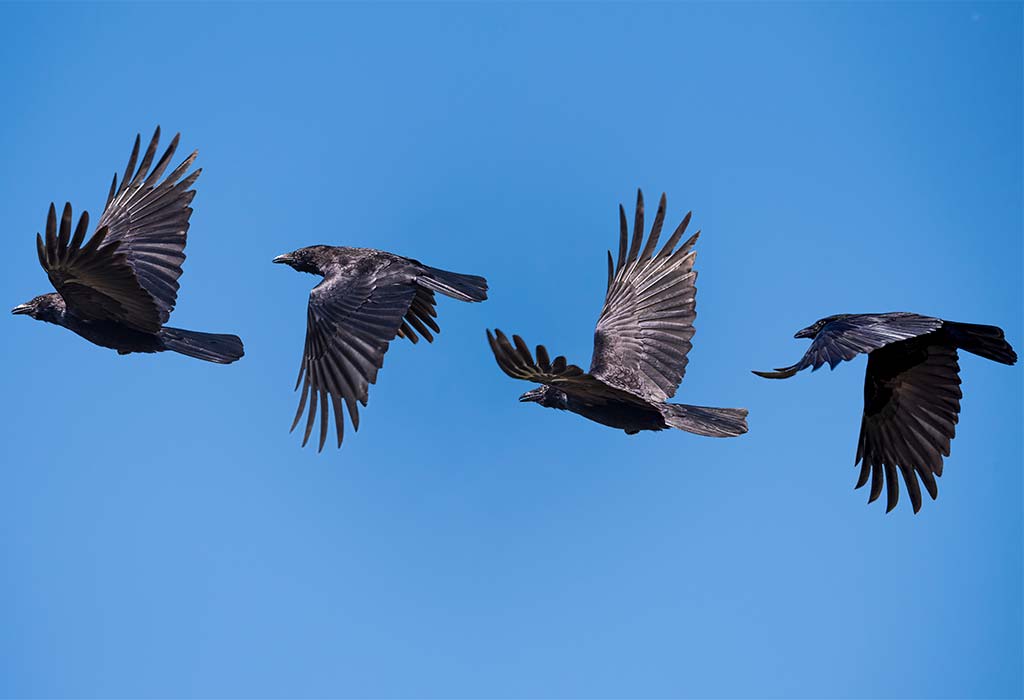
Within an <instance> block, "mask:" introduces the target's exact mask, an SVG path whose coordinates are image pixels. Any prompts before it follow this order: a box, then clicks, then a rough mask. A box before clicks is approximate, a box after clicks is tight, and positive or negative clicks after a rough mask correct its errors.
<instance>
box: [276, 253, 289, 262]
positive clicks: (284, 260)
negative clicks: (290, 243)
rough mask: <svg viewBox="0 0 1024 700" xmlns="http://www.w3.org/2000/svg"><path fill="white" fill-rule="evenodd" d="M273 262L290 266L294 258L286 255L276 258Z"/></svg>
mask: <svg viewBox="0 0 1024 700" xmlns="http://www.w3.org/2000/svg"><path fill="white" fill-rule="evenodd" d="M273 262H276V263H283V264H285V265H290V264H291V262H292V256H291V254H289V253H285V254H284V255H278V256H277V257H276V258H274V260H273Z"/></svg>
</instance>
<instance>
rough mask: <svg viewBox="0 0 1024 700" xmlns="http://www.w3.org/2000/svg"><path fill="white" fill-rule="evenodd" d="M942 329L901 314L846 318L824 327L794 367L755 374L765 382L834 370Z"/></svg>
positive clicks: (936, 321)
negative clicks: (825, 368)
mask: <svg viewBox="0 0 1024 700" xmlns="http://www.w3.org/2000/svg"><path fill="white" fill-rule="evenodd" d="M941 327H942V319H939V318H932V317H931V316H920V315H918V314H912V313H906V312H902V311H898V312H894V313H886V314H852V315H850V316H844V317H841V318H837V319H836V320H834V321H831V322H829V323H827V324H825V326H824V327H823V328H822V329H821V330H820V331H819V332H818V334H817V335H816V336H815V337H814V340H813V341H811V345H810V347H809V348H807V352H806V353H804V356H803V357H802V358H800V361H799V362H797V363H796V364H795V365H790V366H789V367H780V368H778V369H776V370H775V371H774V372H759V371H757V370H754V374H756V375H757V376H759V377H765V378H766V379H787V378H789V377H792V376H793V375H794V374H796V373H797V372H799V371H801V370H804V369H807V368H808V367H811V368H812V371H817V370H818V369H819V368H821V366H822V365H824V364H825V363H826V362H827V363H828V365H829V367H830V368H831V369H835V368H836V365H838V364H839V363H840V362H842V361H843V360H852V359H853V358H855V357H856V356H857V355H858V354H860V353H865V352H866V353H869V352H872V351H874V350H878V349H879V348H883V347H885V346H886V345H889V344H890V343H895V342H897V341H900V340H908V339H910V338H916V337H918V336H921V335H924V334H926V333H931V332H932V331H936V330H938V329H939V328H941Z"/></svg>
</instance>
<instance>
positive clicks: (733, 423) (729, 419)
mask: <svg viewBox="0 0 1024 700" xmlns="http://www.w3.org/2000/svg"><path fill="white" fill-rule="evenodd" d="M659 409H660V410H661V415H662V416H663V417H664V418H665V423H666V424H668V425H669V426H670V427H672V428H678V429H679V430H685V431H686V432H688V433H694V434H696V435H706V436H708V437H736V436H737V435H742V434H743V433H745V432H747V409H745V408H708V407H706V406H687V405H685V404H679V403H665V404H661V406H659Z"/></svg>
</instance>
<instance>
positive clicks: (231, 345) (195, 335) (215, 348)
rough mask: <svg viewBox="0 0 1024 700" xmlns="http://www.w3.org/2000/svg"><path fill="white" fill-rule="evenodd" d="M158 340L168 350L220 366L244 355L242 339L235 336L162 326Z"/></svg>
mask: <svg viewBox="0 0 1024 700" xmlns="http://www.w3.org/2000/svg"><path fill="white" fill-rule="evenodd" d="M160 339H161V340H163V341H164V347H165V348H166V349H168V350H173V351H174V352H177V353H181V354H182V355H188V356H189V357H194V358H196V359H197V360H206V361H207V362H216V363H218V364H222V365H227V364H231V363H232V362H234V361H235V360H237V359H239V358H241V357H242V356H243V355H244V354H245V349H244V348H243V347H242V339H241V338H239V337H238V336H237V335H229V334H222V333H200V332H199V331H186V330H182V329H180V328H168V327H167V326H164V327H163V328H162V329H161V330H160Z"/></svg>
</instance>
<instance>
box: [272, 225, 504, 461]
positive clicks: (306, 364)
mask: <svg viewBox="0 0 1024 700" xmlns="http://www.w3.org/2000/svg"><path fill="white" fill-rule="evenodd" d="M275 262H279V263H283V264H287V265H289V266H290V267H292V268H294V269H295V270H298V271H300V272H308V273H311V274H316V275H321V276H322V277H323V278H324V279H323V281H322V282H320V284H318V285H317V286H316V287H314V288H313V291H312V292H310V295H309V306H308V309H307V314H306V343H305V347H304V348H303V352H302V362H301V364H300V368H299V377H298V380H297V381H296V388H297V389H299V388H300V387H301V394H300V397H299V405H298V409H297V410H296V412H295V418H294V420H293V421H292V430H294V429H295V428H296V427H297V426H298V425H299V423H300V422H301V421H302V420H303V416H305V429H304V432H303V440H302V444H303V445H306V443H307V442H308V441H309V439H310V437H312V436H313V434H314V429H315V428H317V426H319V430H317V432H316V435H317V444H318V450H323V448H324V444H325V443H326V441H327V435H328V433H329V425H330V422H331V413H333V416H334V418H333V423H334V431H335V435H336V437H337V444H338V446H339V447H341V443H342V440H343V438H344V431H345V425H344V417H343V415H342V405H343V404H344V406H345V408H346V409H347V411H348V414H349V420H350V421H351V423H352V427H353V428H354V429H355V430H358V429H359V404H362V405H363V406H366V404H367V401H368V399H369V386H370V385H371V384H373V383H375V382H376V381H377V372H378V371H379V370H380V368H381V366H383V364H384V355H385V353H387V350H388V347H389V345H390V343H391V341H392V340H393V339H394V338H395V336H399V337H405V338H408V339H409V340H410V341H411V342H413V343H416V342H418V340H419V337H420V336H422V337H423V338H425V339H426V340H427V341H428V342H431V341H433V339H434V335H433V334H434V333H438V332H440V330H441V329H440V326H439V325H438V324H437V322H436V321H435V320H434V319H435V318H436V316H437V311H436V309H435V304H436V299H435V297H434V292H435V291H439V292H441V293H443V294H446V295H447V296H450V297H452V298H455V299H459V300H462V301H483V300H485V299H486V298H487V281H486V280H485V279H484V278H482V277H477V276H474V275H460V274H458V273H453V272H448V271H445V270H439V269H437V268H432V267H429V266H427V265H423V264H422V263H419V262H417V261H416V260H412V259H410V258H403V257H401V256H398V255H393V254H391V253H387V252H384V251H379V250H371V249H368V248H345V247H334V246H324V245H317V246H309V247H307V248H300V249H299V250H296V251H293V252H292V253H288V254H286V255H281V256H279V257H277V258H275Z"/></svg>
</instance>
